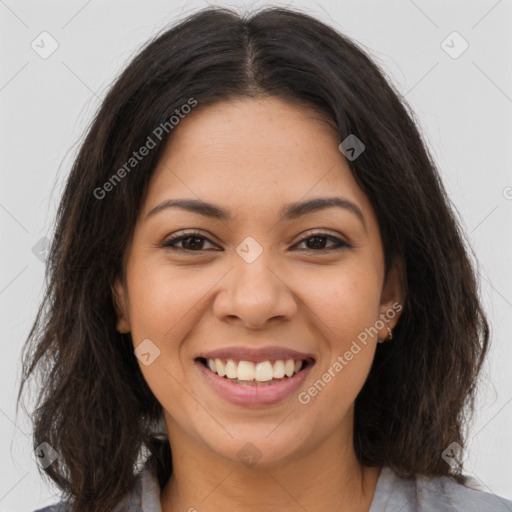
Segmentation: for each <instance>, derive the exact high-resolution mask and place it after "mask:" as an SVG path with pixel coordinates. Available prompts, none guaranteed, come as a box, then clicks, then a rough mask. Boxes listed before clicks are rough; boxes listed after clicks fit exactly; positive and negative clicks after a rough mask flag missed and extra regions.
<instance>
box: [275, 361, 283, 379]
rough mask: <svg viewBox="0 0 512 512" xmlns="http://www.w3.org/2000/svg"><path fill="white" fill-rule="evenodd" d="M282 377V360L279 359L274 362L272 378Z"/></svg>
mask: <svg viewBox="0 0 512 512" xmlns="http://www.w3.org/2000/svg"><path fill="white" fill-rule="evenodd" d="M283 377H284V362H283V361H281V360H279V361H276V362H275V363H274V378H275V379H282V378H283Z"/></svg>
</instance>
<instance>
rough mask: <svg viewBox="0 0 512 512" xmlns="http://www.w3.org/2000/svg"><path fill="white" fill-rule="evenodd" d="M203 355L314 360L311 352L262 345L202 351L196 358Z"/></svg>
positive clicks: (254, 358) (257, 360)
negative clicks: (261, 346) (260, 346)
mask: <svg viewBox="0 0 512 512" xmlns="http://www.w3.org/2000/svg"><path fill="white" fill-rule="evenodd" d="M201 357H204V358H205V359H216V358H218V359H236V360H238V361H240V360H244V361H256V362H259V361H267V360H277V359H283V360H285V361H286V360H287V359H293V360H294V361H302V360H304V359H312V360H314V357H313V354H310V353H305V352H298V351H297V350H292V349H289V348H284V347H277V346H273V347H263V348H249V347H225V348H219V349H217V350H211V351H208V352H202V353H200V354H198V355H197V357H196V359H197V358H201Z"/></svg>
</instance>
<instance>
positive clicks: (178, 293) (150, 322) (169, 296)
mask: <svg viewBox="0 0 512 512" xmlns="http://www.w3.org/2000/svg"><path fill="white" fill-rule="evenodd" d="M144 267H145V268H144V270H143V271H137V268H136V266H134V268H133V270H132V281H131V283H129V285H130V288H129V289H130V305H131V307H130V321H131V324H132V333H133V334H134V341H135V340H137V339H143V338H146V337H149V338H152V339H153V338H154V340H155V341H156V342H157V343H166V345H168V344H169V340H172V339H176V338H178V336H179V333H180V332H183V330H184V328H185V326H187V325H188V323H189V322H190V319H191V318H192V319H193V317H194V315H197V311H198V310H199V309H200V308H201V299H202V298H204V297H205V296H206V295H207V292H208V290H209V288H210V287H211V284H212V283H210V281H212V282H214V280H213V279H211V278H208V276H207V275H206V274H204V273H201V272H199V271H198V270H197V269H192V270H190V271H185V270H183V269H177V270H176V269H175V270H173V269H171V268H170V267H169V265H162V264H161V263H154V264H151V265H145V266H144ZM194 270H195V271H194ZM141 337H142V338H141ZM168 348H170V347H168V346H166V349H168Z"/></svg>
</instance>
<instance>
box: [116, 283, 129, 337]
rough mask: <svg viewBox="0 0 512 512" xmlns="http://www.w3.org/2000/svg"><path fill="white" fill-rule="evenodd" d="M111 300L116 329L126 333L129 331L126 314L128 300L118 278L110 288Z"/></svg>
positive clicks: (127, 313) (127, 315)
mask: <svg viewBox="0 0 512 512" xmlns="http://www.w3.org/2000/svg"><path fill="white" fill-rule="evenodd" d="M112 299H113V302H114V308H115V310H116V315H117V325H116V328H117V330H118V332H121V333H128V332H130V330H131V325H130V315H129V312H128V305H127V303H128V300H127V295H126V289H125V286H124V285H123V283H122V282H121V280H120V279H119V278H116V280H115V282H114V286H113V287H112Z"/></svg>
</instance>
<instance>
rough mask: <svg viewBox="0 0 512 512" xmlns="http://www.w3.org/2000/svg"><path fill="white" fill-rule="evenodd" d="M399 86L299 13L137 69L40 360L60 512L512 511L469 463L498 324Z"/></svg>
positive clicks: (94, 142) (57, 257) (69, 205)
mask: <svg viewBox="0 0 512 512" xmlns="http://www.w3.org/2000/svg"><path fill="white" fill-rule="evenodd" d="M398 96H399V95H398V93H397V92H396V91H394V89H393V88H392V86H391V85H390V84H389V83H388V82H387V80H386V79H385V78H384V76H383V74H382V72H381V71H380V70H379V69H378V68H377V67H376V65H375V64H374V63H372V61H371V60H370V59H369V58H368V57H367V56H366V55H365V54H364V53H363V52H362V51H361V50H360V49H359V48H357V46H356V45H355V44H354V43H353V42H351V41H350V40H349V39H348V38H346V37H345V36H343V35H340V34H339V33H337V32H335V31H334V30H333V29H331V28H329V27H327V26H326V25H324V24H322V23H321V22H319V21H317V20H315V19H314V18H311V17H309V16H308V15H306V14H303V13H300V12H297V11H292V10H288V9H282V8H269V9H266V10H263V11H261V12H259V13H256V14H254V15H253V16H252V17H250V18H247V19H245V18H244V17H240V16H239V15H237V14H236V13H235V12H233V11H231V10H228V9H222V8H208V9H205V10H203V11H200V12H197V13H196V14H194V15H192V16H190V17H189V18H187V19H186V20H184V21H182V22H181V23H179V24H178V25H177V26H175V27H174V28H172V29H170V30H168V31H166V32H165V33H163V34H162V35H160V36H159V37H158V38H156V39H155V40H154V41H152V42H151V43H150V44H148V46H147V47H146V48H145V49H144V50H143V51H142V52H141V53H140V54H139V55H138V56H137V57H136V58H135V59H134V60H133V62H131V63H130V65H129V66H128V67H127V69H126V70H125V71H124V72H123V74H122V75H121V76H120V77H119V78H118V79H117V81H116V83H115V84H114V86H113V87H112V89H111V91H110V92H109V94H108V95H107V97H106V98H105V100H104V102H103V104H102V106H101V108H100V111H99V113H98V115H97V116H96V118H95V120H94V122H93V123H92V125H91V127H90V129H89V132H88V134H87V136H86V138H85V141H84V142H83V145H82V147H81V150H80V152H79V154H78V156H77V159H76V161H75V163H74V166H73V169H72V171H71V174H70V176H69V179H68V181H67V186H66V188H65V191H64V194H63V197H62V201H61V204H60V207H59V211H58V218H57V225H56V232H55V237H54V240H53V243H52V247H51V254H50V257H49V266H48V283H49V286H48V291H47V294H46V297H45V301H44V304H43V305H42V306H41V310H40V312H39V314H38V317H37V319H36V322H35V325H34V327H33V329H32V331H31V333H30V336H29V340H28V342H27V343H28V344H29V346H31V347H32V349H33V350H32V351H30V352H29V351H28V349H27V351H26V353H25V354H24V373H23V377H22V385H21V387H20V395H21V393H22V390H23V384H24V383H25V381H26V380H27V378H28V377H29V376H30V375H31V374H32V373H33V372H34V371H35V370H36V369H38V370H39V371H40V372H42V374H43V375H44V376H45V379H46V380H45V382H46V383H47V385H46V387H44V389H42V390H41V394H40V397H39V402H38V408H37V409H36V410H35V412H34V415H33V418H34V419H33V421H34V448H35V450H36V454H37V455H38V458H39V461H40V464H41V466H42V467H43V469H44V473H45V474H46V475H48V476H49V477H50V478H51V479H52V480H53V481H54V482H56V483H57V485H58V486H59V488H60V489H61V490H62V491H63V499H62V501H61V503H60V505H58V506H57V507H47V508H45V509H41V510H45V511H47V512H48V511H50V510H76V511H79V512H81V511H107V510H109V511H110V510H116V511H121V510H123V511H139V510H144V512H148V511H154V512H156V511H161V512H175V511H178V510H180V511H183V510H188V511H194V510H198V511H200V510H208V511H217V510H223V511H225V510H247V511H249V510H266V511H278V510H279V511H282V510H287V511H295V510H297V511H299V510H308V511H311V512H312V511H320V510H328V509H331V510H339V511H344V512H349V511H370V512H377V511H391V510H393V511H396V510H402V511H426V510H437V511H439V510H464V511H468V510H486V511H505V510H510V507H511V505H512V504H511V503H510V502H509V501H507V500H505V499H503V498H500V497H498V496H496V495H494V494H491V493H486V492H483V491H481V490H476V489H472V488H471V487H470V486H469V485H468V479H467V478H466V477H465V476H464V475H463V473H462V469H463V466H462V464H463V459H464V449H463V447H464V446H465V443H464V440H465V433H464V426H465V422H466V421H467V419H468V418H469V414H470V413H471V411H472V405H473V397H474V393H475V386H476V381H477V376H478V373H479V370H480V368H481V365H482V362H483V360H484V357H485V355H486V352H487V349H488V339H489V328H488V322H487V320H486V317H485V314H484V312H483V310H482V306H481V303H480V301H479V297H478V293H477V292H478V290H477V282H476V279H475V270H474V268H473V265H472V262H471V260H470V257H469V250H468V248H467V246H466V245H465V243H464V238H463V234H462V231H461V229H460V227H459V225H458V224H457V221H456V219H455V216H454V214H453V212H452V210H451V208H450V206H449V199H448V198H447V196H446V192H445V190H444V188H443V186H442V183H441V180H440V178H439V174H438V172H437V170H436V168H435V166H434V163H433V161H432V159H431V157H430V155H429V154H428V152H427V150H426V148H425V145H424V143H423V142H422V139H421V137H420V135H419V133H418V129H417V128H416V126H415V124H414V121H413V117H412V114H411V113H410V112H408V109H407V106H406V104H405V103H404V102H403V100H400V99H399V97H398ZM464 484H466V485H464Z"/></svg>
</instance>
